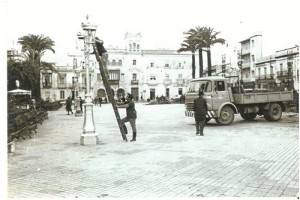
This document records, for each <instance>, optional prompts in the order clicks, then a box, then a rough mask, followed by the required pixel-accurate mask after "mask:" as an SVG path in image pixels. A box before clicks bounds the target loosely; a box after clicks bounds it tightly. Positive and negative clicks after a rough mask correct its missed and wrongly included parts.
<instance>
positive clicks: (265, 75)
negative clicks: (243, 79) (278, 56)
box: [255, 74, 274, 80]
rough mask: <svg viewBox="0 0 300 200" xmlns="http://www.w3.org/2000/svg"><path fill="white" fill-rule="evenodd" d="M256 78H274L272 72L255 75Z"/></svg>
mask: <svg viewBox="0 0 300 200" xmlns="http://www.w3.org/2000/svg"><path fill="white" fill-rule="evenodd" d="M255 79H257V80H267V79H268V80H271V79H274V74H264V75H257V76H255Z"/></svg>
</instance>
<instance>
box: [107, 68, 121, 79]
mask: <svg viewBox="0 0 300 200" xmlns="http://www.w3.org/2000/svg"><path fill="white" fill-rule="evenodd" d="M108 73H109V80H120V70H109V72H108Z"/></svg>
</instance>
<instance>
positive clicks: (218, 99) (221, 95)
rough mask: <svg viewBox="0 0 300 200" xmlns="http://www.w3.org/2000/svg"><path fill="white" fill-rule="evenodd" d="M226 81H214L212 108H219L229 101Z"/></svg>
mask: <svg viewBox="0 0 300 200" xmlns="http://www.w3.org/2000/svg"><path fill="white" fill-rule="evenodd" d="M226 87H227V85H226V83H225V81H223V80H220V81H214V85H213V91H212V95H211V101H212V110H217V109H218V108H219V107H220V106H221V105H222V104H223V103H224V102H228V101H230V100H229V94H228V91H227V88H226Z"/></svg>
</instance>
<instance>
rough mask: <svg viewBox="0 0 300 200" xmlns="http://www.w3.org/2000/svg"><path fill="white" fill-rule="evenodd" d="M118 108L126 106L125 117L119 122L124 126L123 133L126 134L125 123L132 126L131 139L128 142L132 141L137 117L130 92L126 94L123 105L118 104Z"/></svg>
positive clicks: (134, 139) (134, 135) (134, 138)
mask: <svg viewBox="0 0 300 200" xmlns="http://www.w3.org/2000/svg"><path fill="white" fill-rule="evenodd" d="M118 108H126V117H124V118H123V119H122V120H121V123H122V125H123V127H124V130H125V134H127V128H126V125H125V123H126V122H129V123H130V125H131V128H132V132H133V133H132V139H131V140H130V142H134V141H136V118H137V114H136V110H135V104H134V101H133V96H132V94H129V93H128V94H127V97H126V102H125V103H124V104H123V105H118Z"/></svg>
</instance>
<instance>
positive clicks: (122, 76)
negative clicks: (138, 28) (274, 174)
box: [41, 33, 192, 101]
mask: <svg viewBox="0 0 300 200" xmlns="http://www.w3.org/2000/svg"><path fill="white" fill-rule="evenodd" d="M124 42H125V48H124V49H117V48H109V47H106V50H107V51H108V55H109V57H108V62H107V68H108V71H109V83H110V86H111V89H112V90H113V94H114V98H115V99H119V98H121V97H123V96H126V94H127V93H131V94H132V95H133V96H134V98H135V100H148V99H150V100H153V99H155V98H156V97H161V96H165V97H167V98H169V99H172V98H176V97H178V95H183V94H185V93H186V87H187V83H188V81H189V80H190V79H191V74H192V54H191V53H189V52H186V53H180V54H178V53H177V51H176V50H161V49H158V50H144V49H142V45H141V44H142V37H141V34H140V33H137V34H131V33H126V34H125V39H124ZM104 45H105V44H104ZM81 54H83V53H82V52H81V53H80V50H77V51H75V52H74V53H72V54H70V55H69V57H68V59H69V61H70V62H69V63H72V65H73V66H63V67H61V66H57V67H56V68H57V70H58V72H59V73H56V72H50V71H49V72H48V74H45V73H42V80H41V88H42V90H41V95H42V99H44V100H50V101H55V100H65V99H66V98H67V97H69V96H74V97H77V96H80V97H81V98H83V99H84V95H85V92H86V87H87V85H86V78H87V76H86V70H85V69H84V66H85V65H84V58H83V55H81ZM89 73H90V75H89V77H90V80H91V81H90V83H91V85H90V88H91V93H92V98H96V97H101V98H102V99H103V100H104V99H105V98H107V93H106V91H105V87H104V85H103V81H102V77H101V75H100V71H99V66H98V63H97V62H96V59H95V56H94V55H91V56H90V72H89Z"/></svg>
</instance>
